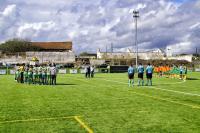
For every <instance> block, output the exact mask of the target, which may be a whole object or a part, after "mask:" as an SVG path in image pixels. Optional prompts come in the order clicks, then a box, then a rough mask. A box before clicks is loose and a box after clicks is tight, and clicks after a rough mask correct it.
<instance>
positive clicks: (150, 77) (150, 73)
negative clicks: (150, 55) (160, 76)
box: [146, 63, 153, 86]
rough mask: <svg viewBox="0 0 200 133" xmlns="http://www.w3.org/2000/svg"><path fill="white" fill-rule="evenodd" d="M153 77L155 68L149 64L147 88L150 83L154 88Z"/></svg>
mask: <svg viewBox="0 0 200 133" xmlns="http://www.w3.org/2000/svg"><path fill="white" fill-rule="evenodd" d="M152 75H153V67H152V66H151V65H150V63H149V64H148V66H147V68H146V76H147V84H146V85H147V86H148V85H149V83H150V85H151V86H152Z"/></svg>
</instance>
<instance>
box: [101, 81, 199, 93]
mask: <svg viewBox="0 0 200 133" xmlns="http://www.w3.org/2000/svg"><path fill="white" fill-rule="evenodd" d="M101 80H105V81H110V82H115V83H120V84H126V85H127V83H124V82H120V81H113V80H107V79H101ZM184 82H185V81H182V82H178V83H184ZM176 84H177V83H176ZM143 87H146V86H143ZM148 87H149V88H153V89H157V90H163V91H169V92H175V93H180V94H184V95H190V96H198V97H200V95H199V94H194V93H188V92H182V91H174V90H169V89H163V88H158V87H154V86H148Z"/></svg>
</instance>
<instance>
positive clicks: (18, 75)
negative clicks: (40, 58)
mask: <svg viewBox="0 0 200 133" xmlns="http://www.w3.org/2000/svg"><path fill="white" fill-rule="evenodd" d="M19 78H20V72H19V68H17V70H16V72H15V80H16V81H17V82H18V83H19V81H20V80H19Z"/></svg>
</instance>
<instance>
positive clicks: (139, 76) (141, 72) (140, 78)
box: [137, 63, 144, 86]
mask: <svg viewBox="0 0 200 133" xmlns="http://www.w3.org/2000/svg"><path fill="white" fill-rule="evenodd" d="M137 71H138V86H140V82H141V81H142V86H143V85H144V80H143V75H144V67H143V65H142V64H141V63H139V66H138V70H137Z"/></svg>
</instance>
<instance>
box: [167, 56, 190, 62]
mask: <svg viewBox="0 0 200 133" xmlns="http://www.w3.org/2000/svg"><path fill="white" fill-rule="evenodd" d="M192 57H193V55H182V56H173V57H167V59H168V60H185V61H188V62H192Z"/></svg>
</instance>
